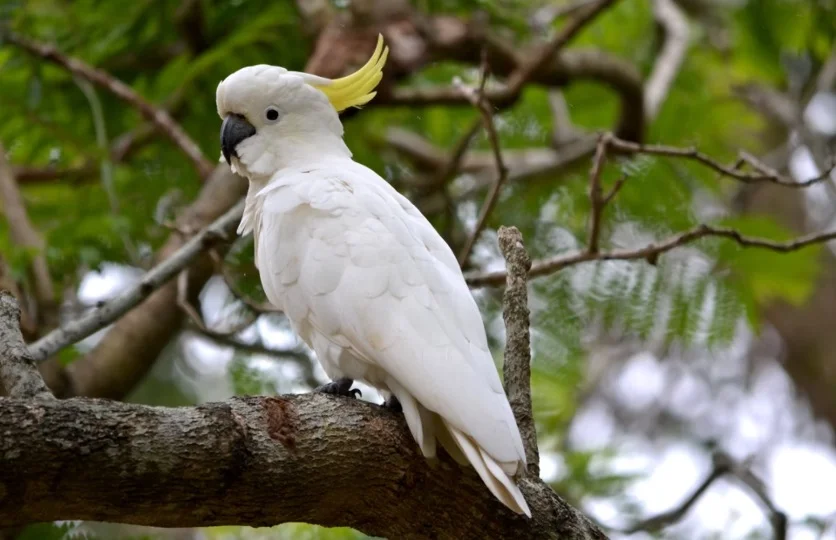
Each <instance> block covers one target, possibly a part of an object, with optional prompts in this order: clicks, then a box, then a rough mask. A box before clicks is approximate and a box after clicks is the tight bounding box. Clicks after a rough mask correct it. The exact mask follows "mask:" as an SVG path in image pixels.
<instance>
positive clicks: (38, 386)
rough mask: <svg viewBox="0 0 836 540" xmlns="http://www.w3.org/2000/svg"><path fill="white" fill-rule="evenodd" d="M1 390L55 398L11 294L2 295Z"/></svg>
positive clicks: (36, 396) (0, 332)
mask: <svg viewBox="0 0 836 540" xmlns="http://www.w3.org/2000/svg"><path fill="white" fill-rule="evenodd" d="M0 386H2V387H3V388H5V389H6V392H7V393H8V394H9V395H10V396H14V397H19V398H45V397H50V398H51V397H52V394H51V393H50V391H49V389H48V388H47V387H46V383H44V380H43V377H41V374H40V373H39V372H38V368H36V367H35V362H34V361H33V360H32V355H31V354H30V353H29V351H28V350H27V349H26V344H25V343H24V342H23V336H22V335H21V333H20V307H19V306H18V305H17V300H16V299H15V297H14V295H12V294H11V293H9V292H7V291H0ZM3 437H4V438H7V435H6V434H4V435H3ZM0 494H2V491H0ZM2 500H3V498H2V495H0V502H2Z"/></svg>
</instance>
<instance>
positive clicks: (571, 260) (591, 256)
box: [465, 224, 836, 287]
mask: <svg viewBox="0 0 836 540" xmlns="http://www.w3.org/2000/svg"><path fill="white" fill-rule="evenodd" d="M709 236H715V237H722V238H728V239H729V240H733V241H734V242H735V243H737V244H739V245H740V246H742V247H747V248H748V247H753V248H761V249H766V250H770V251H776V252H779V253H788V252H791V251H797V250H799V249H803V248H806V247H809V246H813V245H817V244H823V243H825V242H829V241H830V240H834V239H836V231H829V232H824V233H815V234H807V235H804V236H800V237H798V238H796V239H795V240H790V241H786V242H776V241H773V240H769V239H767V238H758V237H755V236H747V235H744V234H742V233H741V232H740V231H738V230H736V229H731V228H726V227H714V226H712V225H706V224H702V225H698V226H696V227H694V228H693V229H690V230H687V231H684V232H681V233H678V234H675V235H673V236H671V237H669V238H667V239H665V240H662V241H660V242H656V243H653V244H648V245H646V246H644V247H641V248H638V249H616V250H612V251H601V252H598V253H591V252H589V251H580V252H577V253H572V254H569V255H558V256H557V257H552V258H549V259H541V260H538V261H534V262H533V263H532V265H531V270H530V271H529V273H528V277H529V278H533V277H538V276H545V275H548V274H553V273H555V272H558V271H560V270H562V269H564V268H566V267H568V266H574V265H576V264H580V263H584V262H589V261H634V260H641V259H644V260H646V261H648V262H650V263H652V264H655V263H656V261H657V260H658V258H659V256H660V255H662V254H663V253H667V252H668V251H671V250H672V249H675V248H678V247H682V246H684V245H686V244H690V243H692V242H695V241H697V240H699V239H701V238H705V237H709ZM465 278H466V280H467V283H468V284H469V285H470V286H471V287H483V286H496V285H501V284H502V283H503V282H504V281H505V278H506V272H505V271H504V270H500V271H496V272H484V273H479V272H474V273H469V274H466V275H465Z"/></svg>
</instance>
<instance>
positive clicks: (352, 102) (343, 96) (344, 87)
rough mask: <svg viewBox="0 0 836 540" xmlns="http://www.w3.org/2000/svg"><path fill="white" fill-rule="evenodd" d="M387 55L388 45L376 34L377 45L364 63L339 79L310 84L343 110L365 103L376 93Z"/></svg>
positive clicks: (336, 107)
mask: <svg viewBox="0 0 836 540" xmlns="http://www.w3.org/2000/svg"><path fill="white" fill-rule="evenodd" d="M388 56H389V47H384V46H383V36H382V35H380V34H378V36H377V47H375V49H374V53H373V54H372V57H371V58H369V61H368V62H366V65H364V66H363V67H361V68H360V69H358V70H357V71H355V72H354V73H352V74H351V75H347V76H345V77H343V78H341V79H333V80H331V81H329V82H328V84H321V85H320V84H312V86H313V87H314V88H316V89H317V90H320V91H321V92H322V93H323V94H325V96H326V97H327V98H328V101H330V102H331V105H333V106H334V108H335V109H337V112H340V111H343V110H345V109H347V108H349V107H360V106H361V105H365V104H366V103H368V102H369V101H371V100H372V98H373V97H374V96H375V95H376V94H377V92H373V91H372V90H374V88H375V86H377V85H378V83H379V82H380V79H382V78H383V64H385V63H386V58H387V57H388Z"/></svg>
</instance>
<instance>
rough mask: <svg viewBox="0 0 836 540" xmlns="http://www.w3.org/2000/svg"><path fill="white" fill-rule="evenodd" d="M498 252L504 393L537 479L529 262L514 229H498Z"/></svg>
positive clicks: (537, 459) (529, 467)
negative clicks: (503, 273)
mask: <svg viewBox="0 0 836 540" xmlns="http://www.w3.org/2000/svg"><path fill="white" fill-rule="evenodd" d="M499 249H500V250H501V251H502V255H503V256H504V257H505V265H506V268H507V269H508V271H507V273H508V278H507V286H506V287H505V294H504V295H503V297H502V318H503V319H504V321H505V333H506V340H505V361H504V362H503V377H504V379H505V391H506V392H507V393H508V401H509V402H510V403H511V409H512V410H513V411H514V418H515V419H516V420H517V425H518V426H519V428H520V435H522V440H523V445H524V446H525V459H526V461H527V462H528V474H529V476H532V477H534V478H537V477H539V476H540V454H539V452H538V450H537V430H536V429H535V425H534V413H533V411H532V408H531V328H530V321H529V311H528V281H527V278H526V274H527V273H528V270H529V268H531V259H530V258H529V257H528V253H527V252H526V250H525V245H523V238H522V234H521V233H520V231H519V230H518V229H517V228H516V227H500V228H499Z"/></svg>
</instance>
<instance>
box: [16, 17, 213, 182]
mask: <svg viewBox="0 0 836 540" xmlns="http://www.w3.org/2000/svg"><path fill="white" fill-rule="evenodd" d="M2 37H3V39H5V40H6V41H8V42H9V43H12V44H14V45H17V46H18V47H20V48H21V49H23V50H25V51H27V52H28V53H30V54H34V55H36V56H40V57H41V58H43V59H44V60H48V61H50V62H53V63H55V64H57V65H59V66H61V67H63V68H65V69H67V70H68V71H69V72H70V73H72V74H73V75H76V76H78V77H81V78H83V79H86V80H88V81H90V82H92V83H94V84H97V85H98V86H100V87H102V88H103V89H105V90H107V91H109V92H111V93H112V94H113V95H115V96H117V97H118V98H119V99H121V100H123V101H124V102H126V103H127V104H128V105H130V106H131V107H133V108H135V109H136V110H138V111H139V112H140V113H141V114H142V115H143V116H144V117H145V118H146V119H148V120H149V121H151V122H152V123H153V124H154V125H155V126H156V127H157V128H158V129H159V130H160V131H162V132H163V133H164V134H165V135H166V136H167V137H168V138H169V139H171V141H172V142H174V144H175V145H177V147H178V148H180V150H182V151H183V153H184V154H186V156H188V158H189V159H191V161H192V162H193V163H194V166H195V168H196V169H197V171H198V173H199V174H200V176H201V178H204V179H205V178H207V177H208V176H209V174H211V172H212V171H213V170H214V168H215V165H214V163H212V162H211V161H209V160H207V159H206V158H205V157H204V156H203V153H202V152H201V150H200V147H199V146H198V145H197V144H196V143H195V142H194V141H193V140H192V139H191V137H189V136H188V134H187V133H186V132H185V131H183V128H181V127H180V125H179V124H178V123H177V122H175V121H174V119H172V118H171V116H170V115H169V114H168V113H167V112H165V111H164V110H162V109H160V108H157V107H155V106H154V105H152V104H151V103H149V102H148V101H146V100H145V99H144V98H143V97H141V96H140V95H139V94H137V93H136V92H134V90H133V89H132V88H131V87H130V86H128V85H127V84H125V83H123V82H122V81H120V80H118V79H116V78H114V77H113V76H112V75H110V74H108V73H107V72H105V71H102V70H100V69H96V68H94V67H93V66H90V65H88V64H86V63H84V62H82V61H81V60H79V59H77V58H73V57H70V56H67V55H65V54H63V53H62V52H60V51H59V50H58V49H57V48H55V47H54V46H52V45H48V44H45V43H38V42H36V41H33V40H30V39H28V38H25V37H23V36H20V35H18V34H15V33H11V32H6V33H3V34H2Z"/></svg>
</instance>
